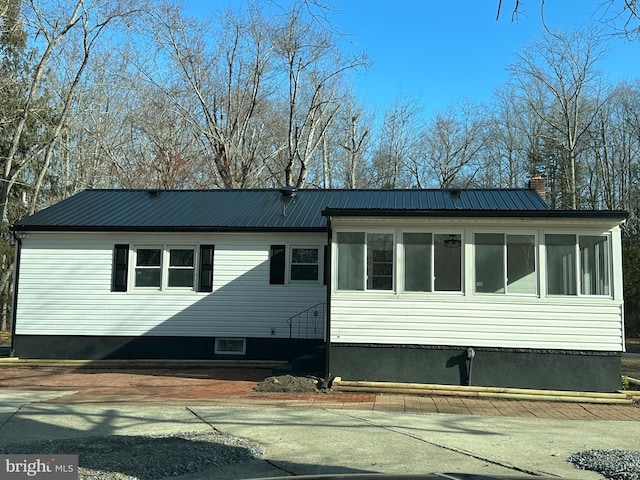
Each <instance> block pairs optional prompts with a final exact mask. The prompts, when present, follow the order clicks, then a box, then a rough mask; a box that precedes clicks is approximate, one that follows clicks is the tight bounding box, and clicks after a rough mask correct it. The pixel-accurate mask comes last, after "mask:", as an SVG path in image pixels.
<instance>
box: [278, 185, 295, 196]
mask: <svg viewBox="0 0 640 480" xmlns="http://www.w3.org/2000/svg"><path fill="white" fill-rule="evenodd" d="M280 193H281V194H282V197H283V198H286V199H290V198H293V197H295V196H296V193H298V189H297V188H296V187H294V186H293V185H285V186H284V187H282V188H281V189H280Z"/></svg>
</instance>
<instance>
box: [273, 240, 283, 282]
mask: <svg viewBox="0 0 640 480" xmlns="http://www.w3.org/2000/svg"><path fill="white" fill-rule="evenodd" d="M270 260H271V263H270V270H269V283H271V284H273V285H284V277H285V275H284V274H285V268H286V259H285V246H284V245H271V256H270Z"/></svg>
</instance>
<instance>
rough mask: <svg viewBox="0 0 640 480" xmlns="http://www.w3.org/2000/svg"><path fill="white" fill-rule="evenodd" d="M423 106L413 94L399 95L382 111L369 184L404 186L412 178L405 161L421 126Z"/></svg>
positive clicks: (408, 183) (383, 186)
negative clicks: (381, 120) (381, 121)
mask: <svg viewBox="0 0 640 480" xmlns="http://www.w3.org/2000/svg"><path fill="white" fill-rule="evenodd" d="M421 111H422V107H421V106H420V104H419V102H418V100H417V99H415V98H410V97H406V96H398V98H396V102H395V104H394V105H393V107H392V108H391V109H390V110H388V111H387V112H386V113H385V114H384V120H383V123H382V130H381V133H380V136H379V138H378V146H377V148H376V149H375V150H374V152H373V156H372V160H371V163H372V172H371V175H372V179H371V181H370V183H371V185H372V186H375V187H378V188H407V187H409V186H411V182H412V181H413V179H412V178H411V172H410V171H409V170H408V169H407V162H408V160H409V156H410V153H411V151H412V150H413V149H414V147H415V142H416V139H417V137H418V131H419V129H420V121H419V118H420V113H421Z"/></svg>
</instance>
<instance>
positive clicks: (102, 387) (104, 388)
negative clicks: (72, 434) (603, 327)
mask: <svg viewBox="0 0 640 480" xmlns="http://www.w3.org/2000/svg"><path fill="white" fill-rule="evenodd" d="M270 374H271V371H270V370H267V369H243V368H211V369H206V370H204V369H203V370H198V369H188V370H169V369H144V370H110V371H105V370H92V369H75V370H74V369H68V368H66V369H52V368H16V367H6V366H3V367H0V389H21V390H49V391H55V390H59V391H67V392H68V391H72V392H74V393H71V394H64V395H62V396H61V397H58V398H56V399H54V400H51V402H55V403H109V404H116V403H150V404H163V405H240V406H242V405H246V406H256V405H265V406H275V407H298V408H336V409H358V410H388V411H404V412H418V413H419V412H422V413H453V414H463V415H483V416H504V417H534V418H535V417H540V418H558V419H575V420H590V419H599V420H618V421H636V422H640V405H600V404H583V403H565V402H548V401H523V400H501V399H477V398H464V397H444V396H416V395H390V394H363V393H338V392H332V393H304V394H302V393H301V394H293V393H258V392H254V391H253V390H252V389H253V387H254V386H255V385H256V384H257V383H259V382H260V381H262V380H263V379H264V378H266V377H268V376H269V375H270Z"/></svg>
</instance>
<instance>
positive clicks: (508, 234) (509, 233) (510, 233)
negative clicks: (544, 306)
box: [471, 230, 540, 297]
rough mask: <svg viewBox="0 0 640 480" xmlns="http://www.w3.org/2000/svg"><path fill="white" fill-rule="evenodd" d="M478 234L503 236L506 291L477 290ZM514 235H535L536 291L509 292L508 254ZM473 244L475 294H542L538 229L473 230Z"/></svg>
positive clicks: (503, 272) (503, 275) (530, 295)
mask: <svg viewBox="0 0 640 480" xmlns="http://www.w3.org/2000/svg"><path fill="white" fill-rule="evenodd" d="M477 234H480V235H482V234H500V235H502V238H503V243H502V247H503V248H502V259H503V260H502V281H503V289H504V292H502V293H501V292H478V291H477V273H478V272H477V269H476V254H477V244H476V235H477ZM514 236H516V237H517V236H528V237H533V241H534V247H533V254H534V260H533V261H534V268H535V274H536V281H535V287H536V291H535V293H533V292H532V293H522V292H509V285H508V284H509V275H508V271H509V265H508V255H507V249H508V245H509V242H508V237H514ZM471 237H472V244H473V258H472V260H471V268H472V269H473V294H474V295H498V296H518V297H519V296H525V297H538V296H540V261H539V258H540V255H539V253H538V252H539V250H540V241H539V237H538V232H537V231H531V230H522V231H520V230H517V231H506V230H500V231H496V230H477V231H474V232H472V235H471Z"/></svg>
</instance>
